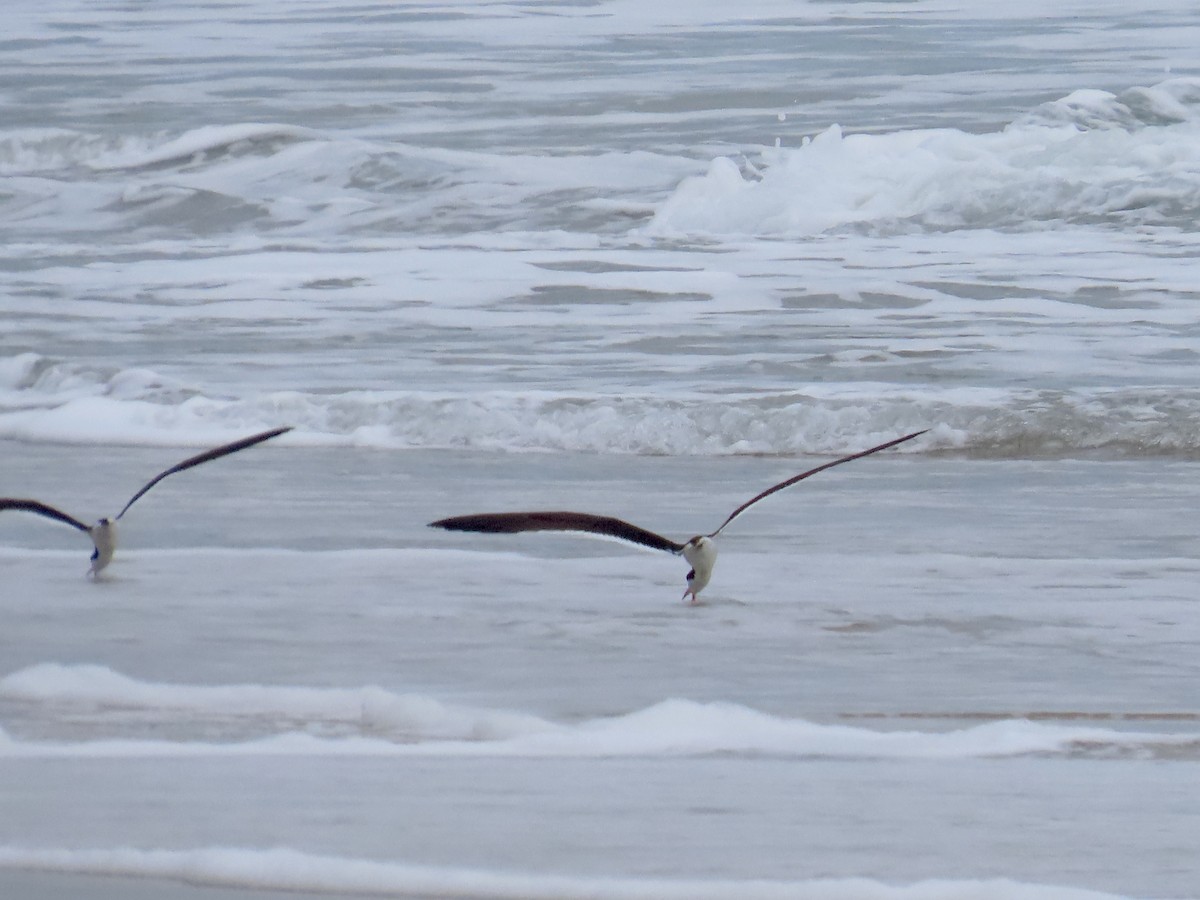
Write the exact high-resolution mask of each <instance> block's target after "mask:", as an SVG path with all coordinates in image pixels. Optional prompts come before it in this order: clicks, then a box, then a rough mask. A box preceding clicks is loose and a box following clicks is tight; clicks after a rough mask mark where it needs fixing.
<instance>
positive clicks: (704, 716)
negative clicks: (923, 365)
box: [0, 663, 1197, 759]
mask: <svg viewBox="0 0 1200 900" xmlns="http://www.w3.org/2000/svg"><path fill="white" fill-rule="evenodd" d="M0 700H3V701H7V702H24V703H36V704H39V706H41V707H44V708H47V709H49V710H51V711H53V712H55V713H56V714H57V715H60V716H61V715H65V714H68V713H69V714H70V716H71V718H72V719H73V720H74V721H77V722H83V721H85V720H86V721H87V722H88V723H89V724H88V727H89V728H92V729H95V730H97V731H100V732H109V733H112V732H116V733H118V734H121V733H122V732H125V731H128V730H129V729H131V728H135V730H136V728H144V727H146V725H147V722H148V720H149V721H152V722H153V724H154V727H155V734H156V735H159V734H162V733H165V732H170V731H171V730H172V729H175V730H177V731H179V735H180V736H179V737H178V738H177V739H163V738H161V737H154V738H144V737H128V736H119V737H103V738H94V739H87V740H72V741H62V740H56V741H44V740H26V739H18V738H15V737H13V736H11V735H9V734H7V733H6V732H4V731H2V730H0V757H10V758H12V757H18V758H74V757H104V758H108V757H118V758H124V757H133V758H137V757H163V756H167V757H170V756H392V755H423V756H487V757H492V756H500V757H532V758H540V757H567V758H604V757H660V756H661V757H678V756H706V755H713V754H738V755H750V756H754V755H771V756H787V757H797V758H835V759H970V758H992V757H1011V756H1024V755H1030V754H1035V755H1052V756H1060V755H1062V756H1075V755H1089V756H1093V755H1098V756H1105V757H1110V756H1130V755H1135V756H1153V755H1157V754H1178V753H1187V752H1189V751H1191V750H1195V749H1196V745H1197V740H1196V738H1195V736H1193V735H1189V734H1186V733H1185V734H1154V733H1144V732H1126V731H1119V730H1113V729H1107V728H1098V727H1091V726H1088V725H1086V724H1080V723H1077V722H1068V723H1065V724H1057V723H1046V722H1034V721H1029V720H1027V719H1003V720H999V721H993V722H987V723H984V724H978V725H973V726H971V727H967V728H962V729H958V730H952V731H934V732H925V731H891V730H889V731H875V730H871V729H867V728H862V727H854V726H847V725H838V724H822V723H817V722H811V721H807V720H805V719H799V718H790V717H786V716H779V715H772V714H770V713H766V712H762V711H759V710H755V709H751V708H749V707H745V706H741V705H738V704H733V703H716V702H714V703H702V702H696V701H691V700H680V699H672V700H664V701H662V702H660V703H656V704H654V705H652V706H649V707H646V708H644V709H640V710H636V711H633V712H630V713H627V714H624V715H615V716H607V717H601V718H594V719H585V720H582V721H575V722H566V721H564V722H555V721H550V720H547V719H544V718H541V717H538V716H533V715H528V714H523V713H518V712H512V711H504V710H488V709H472V708H468V707H458V706H452V705H448V704H444V703H442V702H440V701H438V700H436V699H434V698H430V697H425V696H421V695H412V694H397V693H394V692H392V691H389V690H386V689H383V688H380V687H375V686H369V687H362V688H355V689H342V688H317V687H290V686H269V685H258V684H252V685H181V684H164V683H154V682H143V681H138V680H135V679H131V678H128V677H127V676H124V675H121V674H120V673H117V672H114V671H112V670H110V669H108V668H106V667H103V666H91V665H74V666H64V665H59V664H49V663H48V664H41V665H36V666H32V667H30V668H26V669H22V670H20V671H17V672H14V673H12V674H10V675H8V676H6V677H4V678H3V679H0ZM197 731H201V732H203V737H202V738H197V737H196V733H197Z"/></svg>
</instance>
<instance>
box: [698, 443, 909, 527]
mask: <svg viewBox="0 0 1200 900" xmlns="http://www.w3.org/2000/svg"><path fill="white" fill-rule="evenodd" d="M928 430H929V429H928V428H926V429H924V430H922V431H914V432H913V433H912V434H906V435H905V436H904V437H901V438H896V439H895V440H891V441H888V442H887V443H886V444H880V445H879V446H878V447H872V448H871V449H870V450H863V451H862V452H861V453H851V454H850V455H849V456H843V457H842V458H841V459H835V460H833V462H827V463H824V464H822V465H819V466H817V467H816V468H815V469H809V470H808V471H807V472H801V473H800V474H799V475H793V476H792V477H791V478H789V479H787V481H781V482H779V484H776V485H773V486H772V487H769V488H767V489H766V490H765V491H763V492H762V493H761V494H757V495H756V496H754V497H751V498H750V499H749V500H747V501H746V502H745V503H743V504H742V505H741V506H739V507H738V508H737V509H735V510H734V511H733V512H731V513H730V514H729V518H728V519H726V520H725V521H724V522H722V523H721V527H720V528H718V529H717V530H716V531H714V532H712V534H710V535H709V537H716V536H717V535H718V534H720V533H721V532H722V531H723V530H724V528H725V526H726V525H728V524H729V523H730V522H732V521H733V520H734V519H736V518H737V517H738V516H740V515H741V514H742V513H744V512H745V511H746V510H747V509H749V508H750V507H751V506H753V505H754V504H755V503H757V502H758V501H759V500H762V499H763V498H764V497H770V496H771V495H772V494H773V493H775V492H776V491H782V490H783V489H784V488H786V487H791V486H792V485H793V484H795V483H796V482H797V481H803V480H804V479H805V478H807V477H808V476H810V475H816V474H817V473H818V472H824V471H825V470H826V469H832V468H833V467H834V466H840V465H841V464H842V463H848V462H851V461H853V460H856V459H862V458H863V457H864V456H870V455H871V454H872V453H878V452H879V451H880V450H886V449H888V447H895V446H896V445H897V444H903V443H904V442H905V441H911V440H912V439H913V438H915V437H919V436H920V435H922V434H924V433H925V432H926V431H928Z"/></svg>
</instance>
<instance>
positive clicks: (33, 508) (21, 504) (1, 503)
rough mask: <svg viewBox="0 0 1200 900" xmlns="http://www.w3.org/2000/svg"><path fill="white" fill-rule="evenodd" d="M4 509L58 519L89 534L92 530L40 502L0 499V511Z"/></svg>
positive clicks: (12, 498) (73, 518)
mask: <svg viewBox="0 0 1200 900" xmlns="http://www.w3.org/2000/svg"><path fill="white" fill-rule="evenodd" d="M6 509H23V510H25V512H31V513H37V514H38V515H39V516H45V517H46V518H48V519H58V521H60V522H66V523H67V524H68V525H71V526H72V527H74V528H78V529H79V530H80V531H87V532H90V531H91V530H92V529H91V526H90V525H84V524H83V523H82V522H80V521H79V520H78V519H76V518H75V517H74V516H68V515H67V514H66V513H65V512H63V511H62V510H61V509H55V508H54V507H53V506H47V505H46V504H45V503H42V502H41V501H40V500H20V499H18V498H16V497H0V511H3V510H6Z"/></svg>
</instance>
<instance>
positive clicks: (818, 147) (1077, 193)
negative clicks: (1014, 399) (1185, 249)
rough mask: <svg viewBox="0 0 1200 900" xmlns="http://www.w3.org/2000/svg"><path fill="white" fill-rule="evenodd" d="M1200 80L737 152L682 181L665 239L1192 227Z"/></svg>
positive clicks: (665, 213) (663, 228)
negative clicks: (989, 118)
mask: <svg viewBox="0 0 1200 900" xmlns="http://www.w3.org/2000/svg"><path fill="white" fill-rule="evenodd" d="M1198 106H1200V79H1179V80H1174V81H1169V82H1165V83H1163V84H1161V85H1159V86H1157V87H1154V88H1145V89H1138V90H1131V91H1127V92H1125V94H1124V95H1122V96H1120V97H1118V96H1116V95H1113V94H1110V93H1107V92H1104V91H1086V92H1076V93H1074V94H1072V95H1070V96H1069V97H1066V98H1064V99H1063V100H1060V101H1057V102H1055V103H1051V104H1047V105H1045V106H1043V107H1039V108H1038V109H1037V110H1035V111H1034V112H1033V113H1031V114H1030V115H1029V116H1028V117H1026V118H1025V119H1023V120H1021V121H1020V122H1017V123H1014V124H1013V125H1011V126H1010V127H1008V128H1006V129H1004V130H1003V131H1000V132H995V133H992V134H970V133H966V132H963V131H959V130H956V129H936V130H916V131H907V132H894V133H890V134H850V135H847V134H844V133H843V130H842V129H841V128H840V127H838V126H833V127H831V128H829V129H827V130H826V131H824V132H823V133H821V134H819V135H817V136H816V137H815V138H813V139H812V140H806V141H805V142H804V143H803V145H802V146H800V147H798V148H795V149H791V148H785V149H780V150H778V151H776V152H768V153H766V154H765V157H764V161H763V164H762V165H761V166H759V167H755V169H754V170H753V171H751V172H744V171H743V168H744V167H743V166H741V165H739V164H738V162H737V161H736V160H733V159H730V158H728V157H719V158H717V159H716V160H714V161H713V163H712V165H711V166H710V168H709V170H708V172H707V173H706V174H705V175H704V176H702V177H698V178H690V179H687V180H686V181H684V183H683V184H682V185H680V187H679V188H678V189H677V190H676V191H675V193H674V194H673V195H672V197H671V198H670V199H669V200H667V201H666V202H665V203H664V204H663V205H662V206H661V207H660V208H659V210H658V211H657V212H656V214H655V217H654V222H653V224H652V226H651V227H650V231H651V232H652V233H655V234H672V233H680V232H681V233H693V234H694V233H705V234H749V235H812V234H819V233H821V232H825V231H830V230H834V229H840V228H847V227H859V228H861V227H869V228H871V229H872V230H876V231H878V230H882V231H904V230H910V229H913V228H922V229H930V230H943V229H945V230H955V229H974V228H1018V227H1019V228H1041V227H1044V226H1045V224H1046V223H1048V222H1057V223H1070V222H1086V221H1094V220H1103V219H1109V220H1111V221H1113V222H1114V223H1122V224H1126V225H1128V224H1132V223H1139V222H1152V223H1162V224H1174V223H1176V222H1179V223H1190V222H1194V221H1195V217H1196V215H1197V213H1198V211H1200V149H1198V148H1200V142H1198V141H1197V135H1198V134H1200V114H1198V111H1197V110H1198Z"/></svg>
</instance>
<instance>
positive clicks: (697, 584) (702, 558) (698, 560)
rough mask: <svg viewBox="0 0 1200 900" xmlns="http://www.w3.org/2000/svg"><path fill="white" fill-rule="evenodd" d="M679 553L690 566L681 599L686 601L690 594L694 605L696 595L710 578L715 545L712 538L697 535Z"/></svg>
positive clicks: (714, 556) (696, 598)
mask: <svg viewBox="0 0 1200 900" xmlns="http://www.w3.org/2000/svg"><path fill="white" fill-rule="evenodd" d="M680 552H681V553H682V554H683V558H684V559H686V560H687V561H688V562H689V563H691V565H692V571H690V572H688V574H687V582H688V586H687V590H685V591H684V592H683V598H684V599H686V598H687V595H688V594H691V595H692V602H693V603H695V602H697V600H698V599H699V598H698V596H697V595H698V594H699V593H700V592H701V591H702V590H704V588H705V587H706V586H707V585H708V582H709V579H711V578H712V570H713V564H714V563H716V561H717V545H716V542H715V541H713V539H712V538H710V537H706V536H705V535H702V534H698V535H696V536H695V537H694V538H692V539H691V540H690V541H688V542H687V543H686V544H684V545H683V550H681V551H680Z"/></svg>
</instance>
